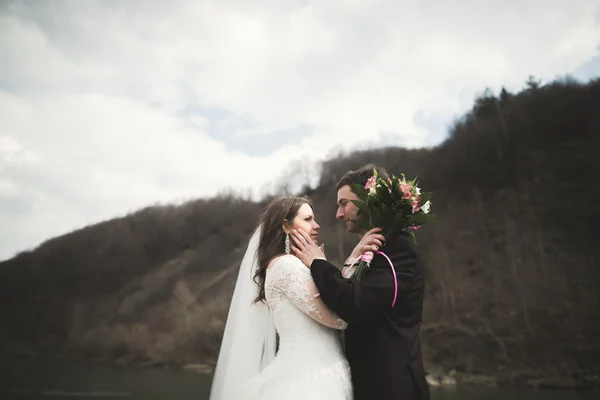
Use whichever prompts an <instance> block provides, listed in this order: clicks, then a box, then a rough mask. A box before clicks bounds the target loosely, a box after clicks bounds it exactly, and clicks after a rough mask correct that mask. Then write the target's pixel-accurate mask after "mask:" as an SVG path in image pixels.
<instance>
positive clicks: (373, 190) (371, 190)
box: [369, 186, 377, 196]
mask: <svg viewBox="0 0 600 400" xmlns="http://www.w3.org/2000/svg"><path fill="white" fill-rule="evenodd" d="M376 194H377V189H375V187H373V186H371V188H370V189H369V196H375V195H376Z"/></svg>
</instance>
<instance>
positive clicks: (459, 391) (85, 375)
mask: <svg viewBox="0 0 600 400" xmlns="http://www.w3.org/2000/svg"><path fill="white" fill-rule="evenodd" d="M211 380H212V376H211V375H210V374H199V373H196V372H192V371H182V370H180V369H161V368H151V367H137V366H131V365H115V364H107V363H92V362H89V361H87V362H78V361H71V360H57V359H40V358H8V359H6V358H5V359H3V360H2V362H1V365H0V399H23V400H25V399H47V400H52V399H90V398H91V399H101V400H107V399H127V400H141V399H147V400H167V399H168V400H188V399H194V400H204V399H208V394H209V392H210V384H211ZM599 397H600V394H599V393H597V392H596V393H593V392H585V391H560V390H532V389H508V388H501V389H490V388H479V387H472V386H465V387H461V386H458V387H457V388H456V389H455V390H442V389H438V388H432V400H459V399H460V400H476V399H477V400H479V399H485V400H542V399H543V400H592V399H598V398H599Z"/></svg>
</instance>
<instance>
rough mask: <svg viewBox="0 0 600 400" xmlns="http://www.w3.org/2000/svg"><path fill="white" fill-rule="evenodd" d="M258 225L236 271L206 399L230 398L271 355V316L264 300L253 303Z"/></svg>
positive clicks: (256, 288) (259, 230) (266, 362)
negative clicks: (233, 287)
mask: <svg viewBox="0 0 600 400" xmlns="http://www.w3.org/2000/svg"><path fill="white" fill-rule="evenodd" d="M260 232H261V227H260V226H259V227H258V228H257V229H256V231H255V232H254V234H253V235H252V238H251V239H250V242H249V244H248V249H247V250H246V254H244V258H243V260H242V264H241V266H240V271H239V273H238V278H237V282H236V284H235V289H234V291H233V297H232V299H231V306H230V307H229V314H228V316H227V323H226V325H225V332H224V334H223V341H222V342H221V350H220V351H219V358H218V360H217V367H216V369H215V375H214V378H213V383H212V387H211V392H210V400H230V399H232V398H233V396H234V394H233V391H234V390H236V391H237V390H239V387H240V386H241V385H242V384H243V383H244V382H246V381H247V380H248V379H250V378H252V377H253V376H255V375H257V374H258V373H259V372H260V371H261V370H262V369H263V368H264V367H265V366H266V365H268V364H269V363H270V362H271V361H272V360H273V358H274V357H275V346H276V335H275V325H274V323H273V317H272V315H271V313H270V312H269V308H268V307H267V305H266V304H265V303H262V302H259V303H256V304H253V301H254V298H255V297H256V295H257V294H258V286H257V285H256V283H255V282H254V280H253V277H254V272H255V271H256V268H257V267H258V260H257V252H258V244H259V240H260Z"/></svg>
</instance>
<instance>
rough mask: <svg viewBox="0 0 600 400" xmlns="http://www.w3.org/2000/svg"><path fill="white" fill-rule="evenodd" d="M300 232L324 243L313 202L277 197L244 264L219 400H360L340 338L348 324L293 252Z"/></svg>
mask: <svg viewBox="0 0 600 400" xmlns="http://www.w3.org/2000/svg"><path fill="white" fill-rule="evenodd" d="M292 229H302V230H303V231H304V232H307V233H308V234H309V235H310V236H311V238H312V239H313V240H314V241H315V242H317V240H318V232H319V225H318V224H317V222H316V221H315V217H314V213H313V209H312V205H311V203H310V202H309V200H308V199H306V198H299V197H280V198H277V199H275V200H274V201H273V202H272V203H271V204H270V205H269V206H268V207H267V209H266V210H265V212H264V214H263V215H262V218H261V225H260V226H259V228H258V229H257V230H256V231H255V233H254V235H253V236H252V239H251V240H250V243H249V245H248V249H247V251H246V254H245V255H244V258H243V260H242V264H241V267H240V272H239V275H238V279H237V282H236V286H235V290H234V294H233V298H232V301H231V306H230V309H229V315H228V317H227V324H226V326H225V333H224V335H223V341H222V344H221V350H220V353H219V359H218V362H217V367H216V370H215V376H214V379H213V384H212V388H211V394H210V399H211V400H241V399H247V400H251V399H252V400H254V399H264V400H270V399H273V400H274V399H278V400H279V399H282V400H285V399H298V400H308V399H311V400H313V399H314V400H320V399H323V400H338V399H339V400H349V399H352V384H351V382H350V369H349V366H348V362H347V360H346V358H345V356H344V352H343V349H342V344H341V338H340V334H339V331H340V330H343V329H345V328H346V326H347V324H346V323H345V322H344V321H342V320H341V319H340V318H339V317H337V316H336V315H335V314H334V313H332V312H331V311H330V310H329V309H328V308H327V306H325V304H324V303H323V302H322V300H321V299H320V298H319V295H318V292H317V288H316V286H315V284H314V282H313V280H312V276H311V273H310V270H309V269H308V268H307V267H305V266H304V264H302V262H301V261H300V260H299V259H298V258H296V257H295V256H293V255H290V244H289V240H290V237H289V233H290V232H291V230H292ZM276 332H277V333H278V334H279V343H278V344H279V347H278V350H277V354H276Z"/></svg>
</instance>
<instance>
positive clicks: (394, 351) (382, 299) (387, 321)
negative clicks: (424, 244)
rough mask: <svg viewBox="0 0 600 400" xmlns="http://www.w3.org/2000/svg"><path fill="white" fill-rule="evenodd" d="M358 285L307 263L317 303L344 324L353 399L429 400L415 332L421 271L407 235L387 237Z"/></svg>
mask: <svg viewBox="0 0 600 400" xmlns="http://www.w3.org/2000/svg"><path fill="white" fill-rule="evenodd" d="M381 251H383V252H384V253H385V254H386V255H387V256H388V257H389V258H390V260H391V261H392V264H393V265H394V269H395V271H396V277H397V282H398V298H397V300H396V305H395V306H394V307H392V301H393V299H394V275H393V273H392V269H391V267H390V264H389V262H388V261H387V260H386V259H385V257H383V256H382V255H380V254H376V255H375V257H374V258H373V261H372V262H371V267H370V268H369V270H368V272H367V273H366V275H365V276H364V277H363V279H362V280H361V281H355V280H350V279H345V278H343V277H342V274H341V272H340V271H339V270H338V268H336V267H335V266H333V265H332V264H330V263H329V262H327V261H325V260H320V259H317V260H315V261H314V262H313V263H312V265H311V272H312V276H313V279H314V281H315V284H316V285H317V288H318V289H319V292H320V293H321V298H322V299H323V302H324V303H325V304H327V305H328V306H329V307H330V308H331V309H332V310H333V311H334V312H335V313H336V314H338V315H339V316H340V317H341V318H342V319H344V320H345V321H346V322H348V328H347V329H346V333H345V343H346V357H347V358H348V361H349V363H350V369H351V373H352V385H353V388H354V399H355V400H372V399H377V400H393V399H402V400H412V399H422V400H429V399H430V394H429V388H428V386H427V382H426V381H425V373H424V369H423V360H422V356H421V341H420V339H419V330H420V327H421V316H422V310H423V290H424V283H423V268H422V265H421V260H420V256H419V253H418V250H417V247H416V246H415V245H414V243H413V242H412V241H411V240H410V239H409V238H407V237H395V238H390V239H389V240H388V241H387V242H386V244H385V245H384V247H383V248H382V249H381Z"/></svg>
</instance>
